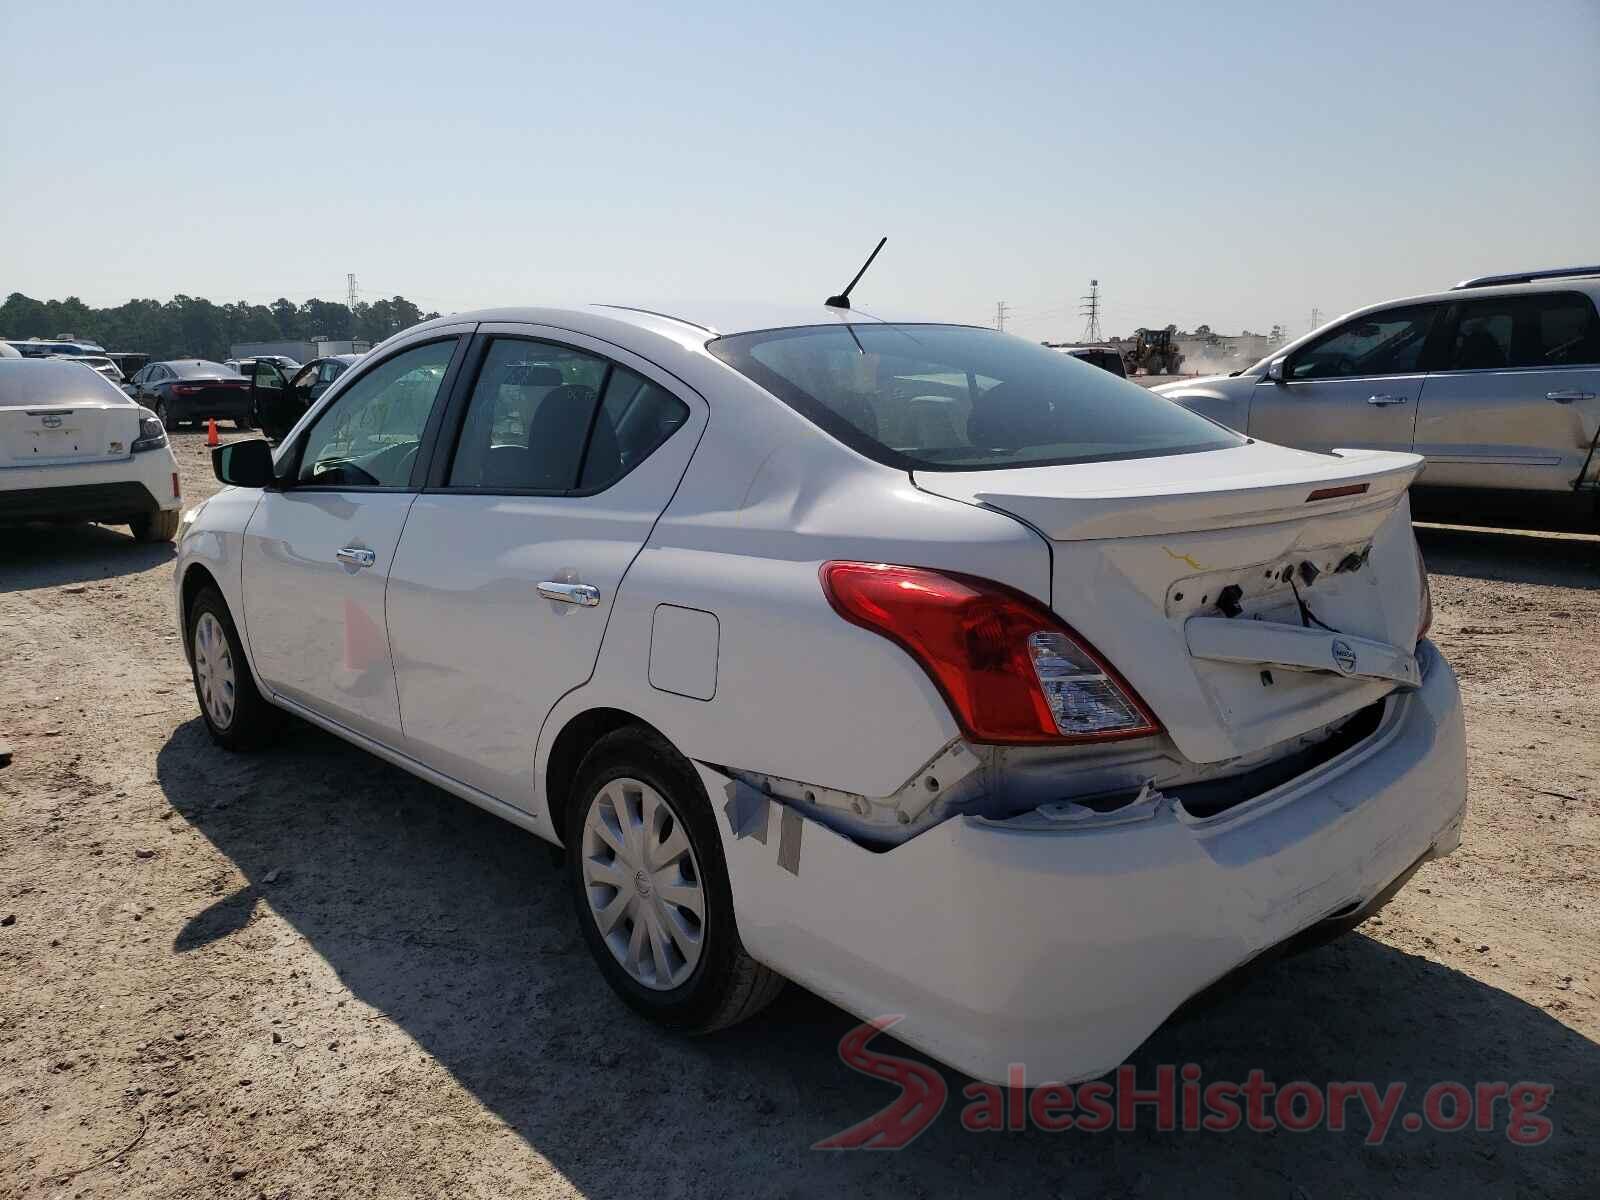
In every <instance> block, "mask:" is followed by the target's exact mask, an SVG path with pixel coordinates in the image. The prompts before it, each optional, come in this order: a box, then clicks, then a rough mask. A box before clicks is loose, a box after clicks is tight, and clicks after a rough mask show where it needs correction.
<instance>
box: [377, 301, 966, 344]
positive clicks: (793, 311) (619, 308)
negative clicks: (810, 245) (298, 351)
mask: <svg viewBox="0 0 1600 1200" xmlns="http://www.w3.org/2000/svg"><path fill="white" fill-rule="evenodd" d="M563 315H567V316H588V317H604V318H609V319H611V320H615V321H621V322H624V323H626V324H629V325H635V326H637V327H639V328H640V329H646V330H650V331H652V332H659V331H660V328H661V323H662V322H663V321H667V322H670V323H672V324H675V325H678V326H680V327H683V328H684V329H693V330H698V331H699V332H701V333H703V334H705V335H707V336H709V337H719V336H722V335H724V334H731V333H751V332H754V331H755V330H758V329H791V328H797V327H800V326H806V325H852V324H884V323H886V322H906V323H917V324H928V323H930V318H928V317H926V316H918V315H913V314H910V313H903V312H895V313H889V312H885V311H884V310H881V309H870V310H869V309H865V308H848V309H846V308H829V307H828V306H827V305H825V304H821V303H819V304H815V305H804V304H770V303H762V302H739V301H693V302H690V301H674V302H672V303H668V304H622V303H610V304H583V305H578V306H574V307H549V308H544V307H539V308H534V307H527V308H486V309H479V310H478V311H476V312H460V313H452V314H450V315H449V316H447V317H440V318H438V321H437V322H436V323H437V324H441V325H453V324H456V323H459V322H463V321H480V322H494V321H504V322H514V323H522V324H534V325H547V324H550V323H552V321H554V320H558V319H559V318H560V317H561V316H563ZM429 323H430V324H433V323H435V322H429ZM933 323H938V324H963V323H964V322H933ZM408 332H409V331H408Z"/></svg>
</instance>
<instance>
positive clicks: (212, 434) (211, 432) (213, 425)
mask: <svg viewBox="0 0 1600 1200" xmlns="http://www.w3.org/2000/svg"><path fill="white" fill-rule="evenodd" d="M206 445H208V446H220V445H222V439H221V438H219V437H218V436H217V419H216V418H215V417H207V418H206Z"/></svg>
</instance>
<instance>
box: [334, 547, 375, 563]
mask: <svg viewBox="0 0 1600 1200" xmlns="http://www.w3.org/2000/svg"><path fill="white" fill-rule="evenodd" d="M334 557H335V558H337V559H338V560H339V561H340V562H342V563H345V564H346V565H348V566H352V567H370V566H371V565H372V564H373V563H375V562H377V561H378V556H377V554H376V553H375V552H374V551H371V550H363V549H361V548H360V547H359V546H346V547H345V548H344V549H343V550H340V551H338V552H337V553H336V554H335V555H334Z"/></svg>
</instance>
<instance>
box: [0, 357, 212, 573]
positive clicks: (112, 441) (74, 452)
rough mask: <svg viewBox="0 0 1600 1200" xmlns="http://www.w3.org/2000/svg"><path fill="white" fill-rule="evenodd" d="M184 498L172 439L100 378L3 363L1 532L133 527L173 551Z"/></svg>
mask: <svg viewBox="0 0 1600 1200" xmlns="http://www.w3.org/2000/svg"><path fill="white" fill-rule="evenodd" d="M182 501H183V497H182V494H181V493H180V491H179V485H178V463H177V460H176V459H175V458H173V456H172V448H171V447H170V446H168V445H167V435H166V431H165V430H163V429H162V428H161V422H160V421H158V420H157V419H156V415H155V414H154V413H153V412H151V411H150V410H149V409H147V408H140V407H139V406H138V405H137V404H135V403H134V402H133V401H132V400H130V399H129V398H128V397H127V396H126V395H125V394H123V392H122V389H121V388H119V387H117V386H116V385H115V384H113V383H111V382H110V381H108V380H107V379H106V377H105V376H104V375H101V374H100V373H99V372H98V371H95V370H92V369H85V368H84V366H83V364H82V363H80V362H75V361H73V360H71V359H63V358H4V359H0V524H11V523H16V522H21V521H100V522H103V523H105V524H109V525H121V524H126V525H128V526H129V528H131V529H132V530H133V535H134V536H135V537H136V538H138V539H139V540H140V541H145V542H157V541H162V542H164V541H170V540H171V539H172V537H173V536H174V535H175V534H176V533H177V531H178V509H179V507H180V505H181V504H182Z"/></svg>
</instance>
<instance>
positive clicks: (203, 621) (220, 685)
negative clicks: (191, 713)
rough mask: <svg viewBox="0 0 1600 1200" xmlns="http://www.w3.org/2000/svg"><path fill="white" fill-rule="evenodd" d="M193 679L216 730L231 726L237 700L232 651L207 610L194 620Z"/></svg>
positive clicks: (219, 627)
mask: <svg viewBox="0 0 1600 1200" xmlns="http://www.w3.org/2000/svg"><path fill="white" fill-rule="evenodd" d="M194 682H195V687H197V688H198V689H199V691H200V703H202V704H204V705H205V706H206V715H207V716H209V717H210V718H211V723H212V724H213V725H215V726H216V727H217V728H218V729H226V728H228V726H230V725H232V724H233V706H234V701H235V699H236V697H235V693H234V672H233V650H232V649H231V648H230V647H229V646H228V635H227V634H226V633H224V632H223V629H222V622H221V621H219V620H217V618H216V617H214V616H212V615H211V614H210V613H208V612H206V613H201V614H200V619H199V620H198V621H196V622H195V623H194Z"/></svg>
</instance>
